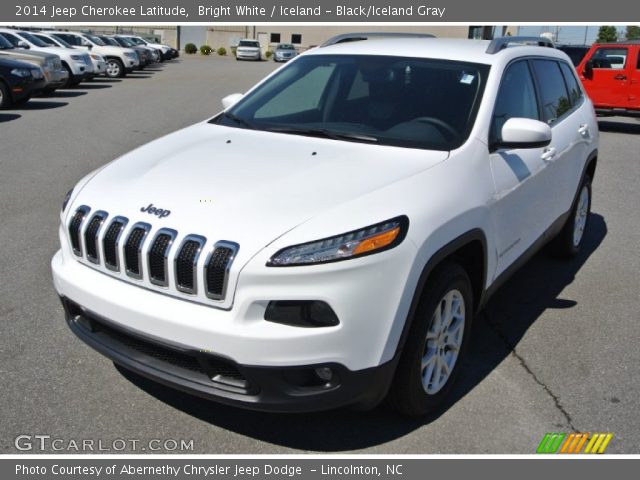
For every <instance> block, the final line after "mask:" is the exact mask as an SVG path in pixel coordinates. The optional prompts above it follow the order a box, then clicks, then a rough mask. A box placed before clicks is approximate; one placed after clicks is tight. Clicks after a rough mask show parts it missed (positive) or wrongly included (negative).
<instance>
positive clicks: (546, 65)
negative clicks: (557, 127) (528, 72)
mask: <svg viewBox="0 0 640 480" xmlns="http://www.w3.org/2000/svg"><path fill="white" fill-rule="evenodd" d="M531 65H532V66H533V71H534V73H535V76H536V79H537V80H538V86H539V87H540V103H541V104H542V118H543V119H544V121H545V122H547V123H549V124H551V123H553V122H555V121H556V120H557V119H559V118H560V117H562V116H563V115H564V114H565V113H567V112H568V111H569V110H571V102H570V101H569V94H568V93H567V87H566V85H565V83H564V78H563V76H562V72H561V71H560V66H559V65H558V62H556V61H554V60H532V61H531Z"/></svg>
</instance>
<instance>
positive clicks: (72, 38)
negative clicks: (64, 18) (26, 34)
mask: <svg viewBox="0 0 640 480" xmlns="http://www.w3.org/2000/svg"><path fill="white" fill-rule="evenodd" d="M52 35H53V36H54V37H56V38H61V39H62V40H64V41H65V42H67V43H69V44H70V45H76V46H77V45H82V41H81V40H80V37H78V36H76V35H71V34H70V33H54V34H52Z"/></svg>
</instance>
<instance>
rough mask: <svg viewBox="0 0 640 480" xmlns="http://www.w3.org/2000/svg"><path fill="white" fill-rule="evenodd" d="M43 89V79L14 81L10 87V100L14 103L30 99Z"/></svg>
mask: <svg viewBox="0 0 640 480" xmlns="http://www.w3.org/2000/svg"><path fill="white" fill-rule="evenodd" d="M44 87H45V80H44V78H40V79H33V78H24V79H20V80H17V81H15V82H14V83H12V84H11V85H10V87H9V88H10V91H11V98H12V99H13V101H14V102H19V101H20V100H23V99H25V98H28V97H31V96H33V95H37V94H38V93H40V92H41V91H42V90H43V89H44Z"/></svg>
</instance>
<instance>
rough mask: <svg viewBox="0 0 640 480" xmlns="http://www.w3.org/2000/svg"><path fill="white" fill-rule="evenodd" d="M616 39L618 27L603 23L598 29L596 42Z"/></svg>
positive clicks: (614, 40)
mask: <svg viewBox="0 0 640 480" xmlns="http://www.w3.org/2000/svg"><path fill="white" fill-rule="evenodd" d="M616 41H618V29H616V27H614V26H613V25H603V26H601V27H600V28H599V29H598V38H597V39H596V42H598V43H607V42H616Z"/></svg>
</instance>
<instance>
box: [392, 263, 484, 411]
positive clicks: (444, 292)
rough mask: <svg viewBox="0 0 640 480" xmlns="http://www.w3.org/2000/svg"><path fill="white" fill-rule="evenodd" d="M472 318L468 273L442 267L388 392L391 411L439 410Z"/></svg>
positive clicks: (456, 267)
mask: <svg viewBox="0 0 640 480" xmlns="http://www.w3.org/2000/svg"><path fill="white" fill-rule="evenodd" d="M472 320H473V294H472V290H471V281H470V280H469V276H468V274H467V272H466V271H465V270H464V268H462V267H461V266H460V265H459V264H457V263H446V264H444V265H442V266H441V267H439V268H438V269H437V270H436V271H435V272H434V273H433V274H432V275H431V277H430V279H429V280H428V282H427V284H426V285H425V288H424V293H423V296H422V299H421V300H420V304H419V305H418V308H417V310H416V313H415V317H414V320H413V323H412V325H411V327H410V330H409V335H408V338H407V341H406V345H405V347H404V350H403V352H402V356H401V357H400V362H399V364H398V367H397V369H396V373H395V377H394V379H393V382H392V384H391V388H390V390H389V395H388V401H389V404H390V405H391V407H392V408H393V409H394V410H396V411H398V412H400V413H402V414H404V415H408V416H412V417H418V416H423V415H426V414H428V413H431V412H434V411H435V410H437V409H438V408H439V407H441V406H442V404H443V403H444V401H445V400H446V398H447V397H448V395H449V392H450V391H451V388H452V386H453V384H454V382H455V379H456V377H457V375H458V372H459V370H460V364H461V363H462V359H463V357H464V354H465V352H466V347H467V344H468V337H469V332H470V331H471V322H472Z"/></svg>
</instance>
